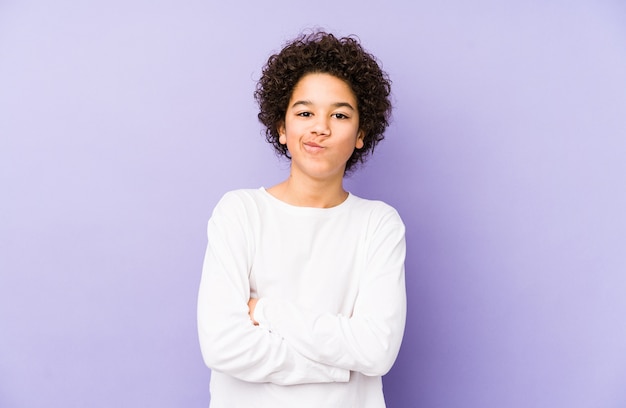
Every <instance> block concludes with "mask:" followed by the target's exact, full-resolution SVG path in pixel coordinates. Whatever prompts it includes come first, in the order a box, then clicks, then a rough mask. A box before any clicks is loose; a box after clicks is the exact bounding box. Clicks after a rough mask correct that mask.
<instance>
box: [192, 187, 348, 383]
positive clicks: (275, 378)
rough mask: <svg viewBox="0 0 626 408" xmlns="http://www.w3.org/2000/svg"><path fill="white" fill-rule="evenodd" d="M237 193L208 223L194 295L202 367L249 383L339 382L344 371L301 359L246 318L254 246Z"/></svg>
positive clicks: (345, 378) (222, 203) (279, 338)
mask: <svg viewBox="0 0 626 408" xmlns="http://www.w3.org/2000/svg"><path fill="white" fill-rule="evenodd" d="M247 217H248V215H247V213H246V210H245V206H244V204H243V203H242V201H241V199H240V197H238V196H235V195H232V194H227V195H225V196H224V198H223V199H222V200H221V201H220V203H219V204H218V205H217V207H216V208H215V210H214V212H213V215H212V217H211V219H210V220H209V223H208V228H207V233H208V246H207V251H206V255H205V259H204V265H203V272H202V279H201V283H200V289H199V295H198V332H199V340H200V347H201V351H202V355H203V358H204V360H205V363H206V364H207V366H209V367H210V368H211V369H213V370H216V371H219V372H222V373H226V374H228V375H231V376H233V377H235V378H238V379H241V380H244V381H249V382H271V383H275V384H280V385H293V384H305V383H324V382H345V381H348V379H349V371H348V370H347V369H340V368H337V367H334V366H333V365H330V364H322V363H319V362H316V361H314V360H312V359H311V358H309V357H305V356H304V355H303V354H302V353H301V352H298V351H296V349H295V348H294V347H293V346H292V345H291V344H290V342H289V341H287V340H286V339H285V338H283V337H282V336H279V335H277V334H276V333H272V332H269V331H267V330H263V329H261V328H259V327H257V326H254V325H253V324H252V322H251V321H250V319H249V316H248V307H247V302H248V300H249V298H250V283H249V273H250V268H251V262H252V257H253V255H254V251H255V246H254V240H253V238H252V232H251V231H250V228H249V225H248V224H249V223H250V220H249V219H248V218H247Z"/></svg>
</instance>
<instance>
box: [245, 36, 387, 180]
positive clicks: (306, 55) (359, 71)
mask: <svg viewBox="0 0 626 408" xmlns="http://www.w3.org/2000/svg"><path fill="white" fill-rule="evenodd" d="M310 73H326V74H330V75H333V76H335V77H337V78H340V79H342V80H344V81H345V82H346V83H347V84H348V85H349V86H350V88H351V89H352V92H353V93H354V95H355V97H356V101H357V109H358V111H359V128H360V129H361V130H362V131H363V133H364V138H363V147H362V148H360V149H355V150H354V152H353V153H352V156H350V158H349V159H348V161H347V163H346V173H347V172H349V171H350V170H351V169H353V167H354V166H355V165H356V164H357V163H359V162H360V163H363V162H364V159H365V157H366V156H367V155H368V154H370V153H371V152H373V151H374V147H376V145H377V144H378V142H380V141H381V140H383V138H384V132H385V129H386V128H387V126H388V125H389V119H390V115H391V101H390V98H389V96H390V94H391V80H390V79H389V76H388V75H387V73H386V72H384V71H382V70H381V68H380V66H379V65H378V62H377V60H376V58H375V57H374V56H373V55H371V54H369V53H367V52H366V51H365V50H364V49H363V48H362V47H361V45H360V44H359V41H358V40H357V39H356V38H354V37H352V36H349V37H343V38H337V37H335V36H334V35H333V34H330V33H326V32H323V31H316V32H313V33H310V34H302V35H300V36H299V37H298V38H296V39H295V40H293V41H291V42H290V43H288V44H287V45H286V46H285V47H284V48H283V49H282V50H281V51H280V52H279V53H278V54H274V55H272V56H270V57H269V59H268V60H267V63H266V64H265V66H264V67H263V71H262V74H261V78H260V79H259V81H258V82H257V86H256V90H255V92H254V98H255V99H256V101H257V103H258V104H259V114H258V118H259V121H260V122H261V123H262V124H263V126H264V127H265V139H266V140H267V142H268V143H270V144H272V145H273V147H274V149H275V150H276V152H277V153H278V154H279V155H282V156H285V157H287V158H289V159H290V158H291V157H290V155H289V151H288V150H287V146H286V145H284V144H281V143H280V142H279V134H278V128H279V126H280V125H281V124H282V123H284V120H285V115H286V112H287V106H288V104H289V100H290V98H291V95H292V93H293V90H294V88H295V86H296V84H297V83H298V81H299V80H300V79H301V78H302V77H303V76H304V75H306V74H310Z"/></svg>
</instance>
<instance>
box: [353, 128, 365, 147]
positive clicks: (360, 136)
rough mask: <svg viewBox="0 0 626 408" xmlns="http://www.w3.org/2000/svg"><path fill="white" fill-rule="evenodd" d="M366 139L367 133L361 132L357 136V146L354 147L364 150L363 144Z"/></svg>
mask: <svg viewBox="0 0 626 408" xmlns="http://www.w3.org/2000/svg"><path fill="white" fill-rule="evenodd" d="M364 138H365V132H364V131H363V130H359V132H358V133H357V134H356V144H355V145H354V147H356V148H357V149H362V148H363V146H364V143H363V139H364Z"/></svg>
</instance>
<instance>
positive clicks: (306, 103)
mask: <svg viewBox="0 0 626 408" xmlns="http://www.w3.org/2000/svg"><path fill="white" fill-rule="evenodd" d="M297 105H304V106H311V105H313V102H311V101H296V102H294V103H293V105H291V107H292V108H295V107H296V106H297ZM331 106H332V107H333V108H348V109H351V110H356V109H354V106H352V105H350V104H349V103H348V102H335V103H333V104H332V105H331Z"/></svg>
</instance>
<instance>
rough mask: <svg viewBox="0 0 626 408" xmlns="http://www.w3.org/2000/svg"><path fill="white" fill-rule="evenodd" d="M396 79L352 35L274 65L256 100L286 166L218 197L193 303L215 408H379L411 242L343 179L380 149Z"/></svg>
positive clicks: (402, 308) (310, 46) (280, 57)
mask: <svg viewBox="0 0 626 408" xmlns="http://www.w3.org/2000/svg"><path fill="white" fill-rule="evenodd" d="M389 94H390V81H389V79H388V78H387V75H386V74H385V73H384V72H383V71H382V70H381V69H380V67H379V66H378V64H377V62H376V60H375V58H374V57H373V56H371V55H370V54H368V53H366V52H365V51H364V50H363V49H362V48H361V46H360V45H359V43H358V42H357V41H356V40H355V39H353V38H350V37H347V38H336V37H335V36H333V35H332V34H327V33H324V32H316V33H313V34H310V35H305V36H301V37H300V38H298V39H296V40H294V41H292V42H291V43H289V44H287V46H285V47H284V48H283V49H282V50H281V51H280V52H279V53H278V54H276V55H273V56H271V57H270V58H269V60H268V62H267V64H266V65H265V67H264V69H263V73H262V77H261V79H260V80H259V82H258V85H257V90H256V92H255V98H256V100H257V101H258V103H259V107H260V113H259V120H260V121H261V123H262V124H263V125H264V126H265V129H266V132H265V135H266V139H267V141H268V142H269V143H271V144H272V145H273V146H274V148H275V149H276V151H277V152H278V153H279V154H281V155H284V156H285V157H287V158H289V160H291V164H290V174H289V176H288V178H287V179H286V180H285V181H283V182H282V183H280V184H277V185H275V186H273V187H270V188H268V189H265V188H260V189H253V190H236V191H231V192H229V193H227V194H225V195H224V197H223V198H222V199H221V200H220V202H219V203H218V204H217V206H216V208H215V209H214V211H213V215H212V216H211V219H210V220H209V224H208V247H207V252H206V256H205V261H204V267H203V273H202V280H201V283H200V291H199V298H198V326H199V337H200V345H201V350H202V354H203V357H204V360H205V362H206V364H207V365H208V366H209V367H210V368H211V369H212V375H211V386H210V389H211V407H212V408H226V407H234V408H241V407H247V406H251V407H252V406H253V407H255V408H259V407H261V408H280V407H289V408H293V407H298V408H300V407H315V408H321V407H341V408H346V407H359V408H382V407H385V402H384V397H383V392H382V380H381V376H382V375H383V374H385V373H386V372H387V371H388V370H389V369H390V368H391V366H392V365H393V362H394V361H395V358H396V356H397V353H398V350H399V348H400V343H401V340H402V335H403V331H404V323H405V317H406V293H405V285H404V259H405V236H404V225H403V223H402V220H401V219H400V217H399V215H398V213H397V212H396V211H395V210H394V209H393V208H392V207H390V206H389V205H387V204H385V203H383V202H380V201H372V200H365V199H362V198H359V197H356V196H354V195H352V194H350V193H349V192H347V191H345V189H344V188H343V177H344V175H345V174H346V172H349V171H352V170H353V169H354V168H355V165H357V164H358V163H360V162H362V161H363V160H364V158H365V156H366V155H367V154H369V153H371V152H372V151H373V149H374V147H375V146H376V144H377V143H378V142H379V141H380V140H382V139H383V133H384V130H385V128H386V127H387V125H388V118H389V114H390V111H391V104H390V102H389Z"/></svg>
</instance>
